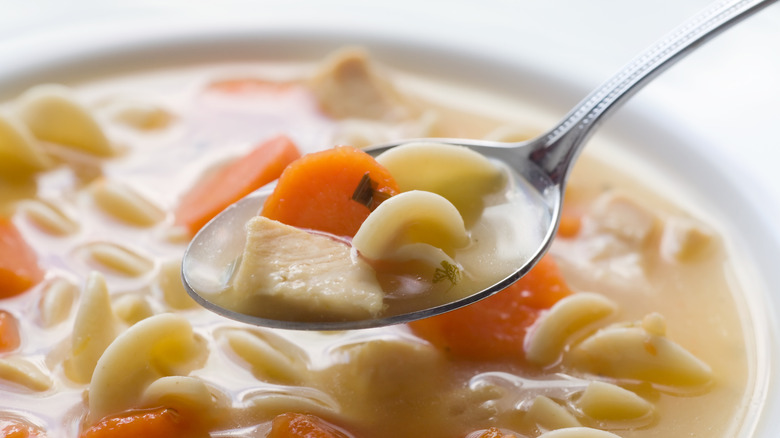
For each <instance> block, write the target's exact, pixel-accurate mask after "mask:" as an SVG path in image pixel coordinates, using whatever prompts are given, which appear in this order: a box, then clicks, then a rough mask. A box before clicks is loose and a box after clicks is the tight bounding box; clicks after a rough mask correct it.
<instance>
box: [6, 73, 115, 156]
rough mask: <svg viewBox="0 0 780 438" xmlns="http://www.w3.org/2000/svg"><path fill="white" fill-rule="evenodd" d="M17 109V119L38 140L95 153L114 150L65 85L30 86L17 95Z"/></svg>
mask: <svg viewBox="0 0 780 438" xmlns="http://www.w3.org/2000/svg"><path fill="white" fill-rule="evenodd" d="M17 110H18V115H19V117H20V118H21V120H23V121H24V123H25V124H27V126H28V127H29V128H30V130H31V131H32V133H33V135H35V137H37V138H39V139H41V140H45V141H48V142H52V143H58V144H61V145H65V146H69V147H72V148H75V149H79V150H81V151H84V152H87V153H90V154H94V155H99V156H110V155H112V154H113V153H114V150H113V148H112V146H111V143H110V142H109V140H108V137H106V134H105V133H104V132H103V129H102V128H101V127H100V124H99V123H98V122H97V120H96V119H95V117H94V116H93V115H92V114H91V113H90V112H89V110H87V109H86V108H85V107H84V105H82V104H81V103H80V102H78V100H77V99H76V97H75V96H74V95H73V93H72V91H71V90H70V89H69V88H67V87H64V86H62V85H54V84H46V85H39V86H36V87H33V88H31V89H29V90H27V91H26V92H25V93H24V94H22V95H21V96H20V97H19V99H18V101H17Z"/></svg>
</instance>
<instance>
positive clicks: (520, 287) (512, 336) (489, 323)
mask: <svg viewBox="0 0 780 438" xmlns="http://www.w3.org/2000/svg"><path fill="white" fill-rule="evenodd" d="M570 294H571V291H570V289H569V288H568V286H567V285H566V282H565V281H564V279H563V277H562V276H561V274H560V272H559V271H558V266H557V264H556V263H555V261H554V260H553V258H552V257H551V256H549V255H546V256H544V257H543V258H542V259H541V260H540V261H539V263H537V265H536V266H535V267H534V268H533V269H532V270H531V271H530V272H528V274H526V275H525V276H524V277H523V278H521V279H520V280H518V281H517V282H516V283H514V284H513V285H511V286H509V287H508V288H506V289H504V290H502V291H501V292H498V293H497V294H495V295H493V296H491V297H488V298H485V299H484V300H482V301H478V302H476V303H474V304H471V305H469V306H466V307H463V308H460V309H457V310H453V311H452V312H448V313H444V314H441V315H437V316H433V317H430V318H426V319H422V320H418V321H413V322H411V323H409V326H410V327H411V329H412V330H413V331H414V332H415V333H416V334H417V335H418V336H420V337H421V338H424V339H426V340H428V341H429V342H431V343H432V344H433V345H435V346H436V347H438V348H440V349H442V350H444V351H447V352H448V353H449V354H452V355H453V356H455V357H458V358H461V359H467V360H523V358H524V351H523V344H524V341H525V335H526V332H527V330H528V328H529V327H530V326H531V325H532V324H533V323H534V322H535V321H536V319H537V318H538V317H539V316H540V315H541V314H542V312H544V311H545V310H546V309H549V308H550V307H552V306H553V304H555V303H556V302H558V301H559V300H560V299H562V298H564V297H566V296H568V295H570Z"/></svg>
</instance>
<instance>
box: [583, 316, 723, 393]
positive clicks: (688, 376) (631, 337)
mask: <svg viewBox="0 0 780 438" xmlns="http://www.w3.org/2000/svg"><path fill="white" fill-rule="evenodd" d="M569 359H570V360H571V362H572V363H573V364H574V365H575V366H576V367H577V368H579V369H581V370H583V371H585V372H590V373H593V374H596V375H599V376H604V377H610V378H614V379H628V380H633V381H645V382H650V383H656V384H659V385H667V386H673V387H690V386H699V385H705V384H707V383H709V382H710V381H711V380H712V370H711V368H710V367H709V365H707V364H706V363H704V362H703V361H701V360H700V359H698V358H697V357H696V356H694V355H693V354H691V353H690V352H689V351H688V350H686V349H685V348H683V347H682V346H680V345H679V344H677V343H675V342H673V341H671V340H669V339H668V338H667V337H666V336H660V335H657V334H653V333H649V332H648V331H647V330H646V329H645V328H643V327H642V326H634V325H631V326H626V325H614V326H610V327H606V328H604V329H601V330H599V331H598V332H596V333H595V334H593V335H591V336H590V337H588V338H587V339H585V340H584V341H583V342H582V343H580V344H579V345H577V346H576V347H574V348H573V349H572V350H571V353H570V357H569Z"/></svg>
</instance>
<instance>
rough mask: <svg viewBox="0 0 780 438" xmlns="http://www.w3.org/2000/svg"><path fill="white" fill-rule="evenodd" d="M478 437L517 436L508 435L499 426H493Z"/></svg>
mask: <svg viewBox="0 0 780 438" xmlns="http://www.w3.org/2000/svg"><path fill="white" fill-rule="evenodd" d="M477 438H515V436H514V435H507V434H505V433H504V432H501V430H500V429H499V428H497V427H491V428H489V429H487V430H485V431H484V432H482V433H481V434H480V435H479V436H478V437H477Z"/></svg>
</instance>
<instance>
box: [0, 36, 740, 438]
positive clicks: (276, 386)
mask: <svg viewBox="0 0 780 438" xmlns="http://www.w3.org/2000/svg"><path fill="white" fill-rule="evenodd" d="M545 120H546V116H545V115H540V114H538V113H536V112H535V110H534V108H529V107H527V106H526V105H524V104H523V103H522V102H507V101H506V100H505V99H500V98H497V97H495V96H489V95H486V94H484V93H480V92H478V91H475V90H467V89H465V88H461V87H456V86H449V85H442V84H434V83H432V82H429V81H428V80H427V79H423V78H416V77H413V76H411V75H408V74H405V73H402V72H398V71H395V70H392V69H391V68H389V67H384V66H378V65H375V64H373V63H372V62H370V61H369V60H368V59H367V57H366V55H365V53H363V52H361V51H359V50H352V49H348V50H343V51H339V52H338V53H334V54H332V55H330V56H329V57H328V58H327V59H325V60H323V61H321V62H318V63H315V64H308V63H300V64H288V63H270V62H265V63H263V62H258V63H256V64H240V65H239V64H235V65H203V66H198V67H187V68H178V69H171V70H160V71H151V72H148V73H143V74H140V73H136V74H132V75H128V76H126V77H112V78H106V79H101V80H92V81H90V82H88V83H84V84H79V85H74V86H73V87H72V88H65V87H60V86H52V85H46V86H41V87H35V88H34V89H31V90H29V91H28V92H26V93H24V94H23V95H21V96H19V97H18V98H17V99H15V100H14V101H12V102H7V103H6V104H5V105H4V112H3V113H2V114H0V161H2V162H3V163H4V164H2V165H0V166H2V167H0V168H1V169H2V170H3V173H2V175H3V176H2V178H0V216H1V217H2V222H1V223H0V233H2V234H0V309H1V310H0V431H3V433H4V434H5V435H9V434H11V433H12V432H14V431H28V432H29V434H31V435H32V436H50V437H60V436H66V437H76V436H91V437H112V436H127V435H119V433H125V434H138V433H142V434H143V435H144V436H208V435H211V436H257V437H265V436H271V437H280V436H286V437H289V436H294V437H297V436H300V437H303V436H310V435H305V432H304V431H306V430H318V431H319V433H321V434H322V435H317V436H325V437H328V436H334V437H341V436H348V437H354V438H363V437H372V438H373V437H378V438H382V437H398V436H402V437H441V438H453V437H466V436H468V437H473V438H475V437H501V436H507V437H508V436H515V437H538V436H547V437H550V438H553V437H556V436H557V437H559V438H560V437H563V438H566V437H614V436H619V437H626V438H627V437H661V436H707V437H731V436H734V435H735V433H736V431H738V430H740V428H741V427H742V426H743V424H742V422H743V420H742V419H743V418H744V417H745V415H746V412H747V411H746V410H747V403H746V401H747V400H749V398H750V397H751V394H752V389H751V385H752V381H753V378H754V374H755V371H754V367H755V365H754V363H753V357H754V354H755V352H754V351H753V347H752V343H751V342H748V341H747V335H746V330H747V329H746V328H745V327H747V324H746V323H745V322H744V321H742V320H741V317H740V314H741V309H742V308H743V304H742V301H741V299H740V298H739V297H740V292H741V291H740V289H739V284H736V283H735V282H734V281H733V276H732V268H731V266H730V263H732V260H731V259H730V258H729V255H728V254H726V252H725V249H724V245H723V242H722V240H721V238H720V237H719V235H718V234H717V230H716V229H714V228H713V227H712V226H711V225H708V223H707V222H706V220H704V221H703V220H702V219H700V218H695V217H692V216H691V215H690V214H689V213H687V212H686V211H685V210H684V209H683V208H681V207H682V206H679V205H674V204H672V203H671V202H669V201H668V200H667V199H666V196H665V195H664V194H663V193H656V192H654V191H653V190H652V187H651V186H646V185H643V184H641V183H640V182H638V181H635V180H633V179H631V178H630V177H629V176H627V175H628V174H629V173H630V169H628V170H626V169H622V170H623V171H621V170H619V169H617V166H616V164H615V163H611V162H610V157H609V156H601V155H598V154H591V155H589V154H586V155H585V156H584V157H583V158H581V160H580V162H579V163H578V165H577V167H576V168H575V170H574V173H573V175H572V177H571V183H570V188H569V189H567V194H566V205H565V211H564V218H563V223H562V225H561V228H560V231H559V235H558V237H557V239H556V241H555V243H554V245H553V248H552V250H551V252H550V254H549V255H548V256H546V257H545V258H544V259H543V261H542V262H540V265H539V266H538V267H537V268H535V269H534V270H533V271H532V273H531V274H529V275H528V276H526V277H524V278H523V279H522V280H521V281H520V282H519V283H518V284H517V285H515V286H512V287H511V288H509V289H507V290H506V291H503V292H501V293H500V294H498V295H496V296H495V297H491V298H490V299H487V300H484V301H482V302H480V303H477V304H475V305H472V306H469V307H467V308H465V309H462V310H458V311H455V312H451V313H448V314H445V315H443V316H439V317H436V318H432V319H427V320H422V321H419V322H416V323H413V324H411V325H399V326H393V327H387V328H381V329H370V330H362V331H355V332H317V333H310V332H305V333H304V332H291V331H280V330H271V329H261V328H256V327H250V326H247V325H244V324H240V323H236V322H233V321H230V320H226V319H224V318H222V317H220V316H217V315H214V314H212V313H210V312H208V311H206V310H203V309H201V308H199V307H198V306H197V305H196V304H195V303H194V302H193V301H192V300H191V299H190V298H189V296H188V295H187V294H186V293H185V292H184V290H183V288H182V285H181V282H180V264H181V255H182V253H183V251H184V248H185V247H186V244H187V242H188V241H189V239H190V238H191V236H192V235H193V233H194V232H195V231H197V229H199V228H200V227H201V226H202V225H203V223H205V221H207V220H208V219H209V218H210V217H212V216H213V215H214V214H215V213H216V212H218V211H220V210H221V209H222V208H224V206H226V205H227V204H229V203H231V202H233V201H235V200H237V199H238V198H240V197H241V196H243V195H244V194H246V192H247V190H252V189H254V188H256V187H255V186H256V185H258V184H262V183H261V182H260V181H261V179H256V178H255V177H256V173H258V172H256V170H257V169H258V168H261V167H263V166H261V165H260V164H257V163H256V162H254V161H251V160H253V158H251V157H252V156H253V155H252V152H253V151H254V150H257V148H259V147H262V145H264V144H267V143H268V142H269V141H273V140H274V139H278V138H279V136H284V137H285V138H286V139H287V140H288V141H290V142H291V143H293V144H294V145H295V147H296V148H297V149H298V150H299V151H300V152H301V153H308V152H314V151H319V150H323V149H328V148H331V147H333V146H335V145H345V144H346V145H351V146H354V147H358V148H359V147H363V146H367V145H370V144H376V143H381V142H385V141H390V140H396V139H399V138H412V137H471V138H492V139H499V140H518V139H522V138H527V137H530V136H532V135H533V134H535V133H536V132H537V130H538V128H543V127H545V126H547V125H542V123H545ZM260 155H262V154H260ZM241 163H244V164H243V165H242V164H241ZM621 165H623V164H621ZM263 168H265V167H263ZM231 175H238V176H240V177H239V178H230V176H231ZM276 176H278V175H275V176H273V177H272V179H273V178H276ZM492 238H495V240H496V241H495V245H494V246H495V247H499V246H501V245H503V244H504V242H503V241H502V240H501V239H500V233H495V234H494V235H493V237H492ZM482 262H483V263H484V266H485V269H487V270H489V269H491V263H494V260H493V259H492V258H491V256H490V254H487V255H486V256H485V257H484V258H483V260H482ZM134 427H135V428H136V429H133V428H134ZM123 428H124V429H123ZM143 428H146V429H143ZM116 430H124V432H116ZM141 430H143V431H145V432H139V431H141ZM295 431H297V432H295ZM601 431H605V432H601Z"/></svg>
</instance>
